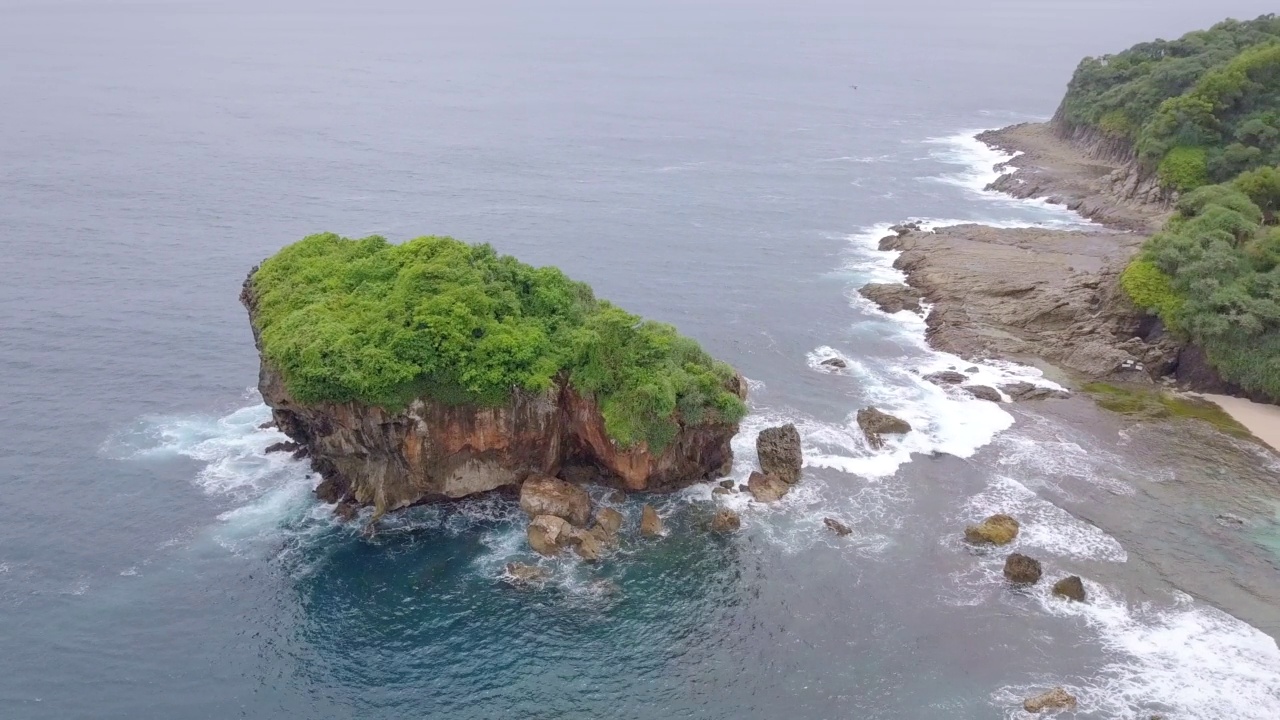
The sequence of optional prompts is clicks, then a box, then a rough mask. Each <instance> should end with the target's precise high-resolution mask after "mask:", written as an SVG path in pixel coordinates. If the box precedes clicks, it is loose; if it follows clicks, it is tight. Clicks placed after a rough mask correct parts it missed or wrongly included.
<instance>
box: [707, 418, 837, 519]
mask: <svg viewBox="0 0 1280 720" xmlns="http://www.w3.org/2000/svg"><path fill="white" fill-rule="evenodd" d="M756 456H757V458H759V461H760V469H759V470H757V471H754V472H752V473H751V475H750V477H748V478H747V482H746V483H745V484H743V485H739V486H738V487H736V488H735V487H734V486H733V481H732V480H725V481H722V482H721V483H720V485H719V486H718V487H716V488H715V489H714V490H713V491H712V494H714V495H730V494H736V493H749V494H750V495H751V499H752V500H754V501H756V502H759V503H773V502H777V501H779V500H781V499H782V498H783V497H785V496H786V495H787V493H789V492H791V488H792V487H793V486H795V485H796V484H797V483H799V482H800V475H801V469H802V468H803V466H804V453H803V450H802V448H801V442H800V431H799V430H797V429H796V426H795V425H793V424H791V423H787V424H786V425H780V426H777V427H771V428H766V429H764V430H762V431H760V434H759V435H758V436H756ZM822 523H823V525H825V526H826V527H827V528H828V529H829V530H831V531H832V532H834V533H835V534H837V535H840V536H845V535H849V534H851V533H852V532H853V530H851V529H850V528H849V526H848V525H845V524H844V523H842V522H840V521H839V520H836V519H835V518H823V520H822ZM741 525H742V520H741V518H740V517H739V516H738V514H737V513H736V512H734V511H733V510H731V509H729V508H719V509H717V510H716V514H715V515H714V516H713V517H712V520H711V526H710V527H711V530H712V531H713V532H718V533H728V532H734V531H736V530H738V529H739V528H740V527H741Z"/></svg>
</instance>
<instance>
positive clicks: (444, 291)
mask: <svg viewBox="0 0 1280 720" xmlns="http://www.w3.org/2000/svg"><path fill="white" fill-rule="evenodd" d="M241 301H242V303H243V304H244V306H245V307H246V309H247V310H248V311H249V317H250V320H251V323H252V326H253V334H254V340H255V343H256V344H257V347H258V351H259V355H260V358H261V370H260V374H259V383H258V385H259V390H260V391H261V393H262V397H263V399H264V401H265V402H266V403H267V404H268V405H269V406H270V407H271V409H272V417H273V421H274V423H275V424H276V425H277V426H278V427H279V429H280V430H281V431H283V432H284V433H285V434H287V435H288V436H289V437H290V438H292V439H293V441H295V442H296V443H297V444H298V446H299V448H298V453H299V454H300V455H304V456H307V457H309V458H310V460H311V463H312V466H313V468H314V469H315V470H316V471H318V472H319V473H320V474H321V475H322V476H323V478H324V480H323V482H322V483H321V485H320V487H319V488H318V489H317V494H318V495H319V496H320V498H321V499H322V500H325V501H326V502H334V503H339V505H338V508H339V511H340V512H347V513H351V512H353V510H354V506H357V505H368V506H373V508H374V509H375V518H376V517H377V516H380V515H382V514H383V513H386V512H389V511H392V510H396V509H399V508H404V507H408V506H410V505H414V504H418V503H423V502H429V501H433V500H444V499H456V498H462V497H466V496H469V495H474V494H477V493H484V492H489V491H494V490H499V489H510V490H513V491H514V490H515V489H516V488H518V487H519V486H520V484H521V483H522V482H524V481H525V480H526V478H529V477H537V478H542V479H543V480H542V481H543V482H546V478H553V477H556V476H558V477H559V478H560V479H562V480H564V481H568V482H570V483H574V484H578V483H584V482H592V483H598V484H603V485H610V486H613V487H616V488H619V489H622V490H630V491H661V490H671V489H676V488H681V487H684V486H687V485H689V484H691V483H694V482H698V481H702V480H706V479H710V478H715V477H718V476H721V475H724V474H725V473H727V472H728V470H729V468H730V466H731V464H732V460H733V453H732V450H731V449H730V444H729V442H730V439H731V438H732V437H733V436H734V434H736V433H737V431H738V421H739V420H740V419H741V418H742V416H743V414H744V413H745V409H746V408H745V404H744V400H745V397H746V383H745V381H744V380H743V378H742V377H741V376H740V375H739V374H738V373H737V372H736V371H734V370H733V368H731V367H730V366H728V365H726V364H725V363H722V362H719V361H717V360H715V359H713V358H711V357H710V356H709V355H708V354H707V353H706V352H704V351H703V350H702V349H701V348H700V347H699V346H698V344H697V343H696V342H694V341H693V340H690V339H689V338H686V337H683V336H681V335H679V334H678V333H677V332H676V330H675V329H674V328H673V327H671V326H670V325H665V324H662V323H657V322H651V321H646V320H642V319H641V318H639V317H637V316H635V315H632V314H630V313H627V312H625V311H623V310H621V309H620V308H617V307H615V306H613V305H612V304H610V303H608V302H606V301H604V300H599V299H597V298H596V297H595V295H594V294H593V292H592V291H591V289H590V288H589V287H588V286H587V285H585V284H583V283H580V282H575V281H573V280H570V279H569V278H568V277H566V276H565V275H564V274H563V273H562V272H560V271H559V270H557V269H555V268H549V267H543V268H535V267H531V266H529V265H526V264H524V263H521V262H519V261H517V260H516V259H514V258H512V257H509V256H503V255H499V254H497V253H496V252H495V251H494V250H493V249H492V248H491V247H489V246H487V245H469V244H466V243H463V242H460V241H458V240H454V239H452V238H446V237H421V238H417V239H414V240H410V241H408V242H405V243H403V244H399V245H394V244H391V243H388V242H387V241H386V240H385V239H383V238H381V237H376V236H375V237H368V238H363V239H358V240H357V239H347V238H343V237H339V236H337V235H334V234H321V235H313V236H310V237H307V238H305V239H303V240H301V241H299V242H297V243H294V244H293V245H290V246H288V247H285V248H284V249H282V250H280V252H278V253H277V254H276V255H274V256H273V257H271V258H269V259H267V260H266V261H264V262H263V263H262V264H261V265H260V266H259V267H257V268H255V269H254V270H253V271H252V272H251V273H250V274H249V277H248V278H247V279H246V280H245V283H244V287H243V290H242V293H241Z"/></svg>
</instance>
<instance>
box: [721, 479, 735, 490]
mask: <svg viewBox="0 0 1280 720" xmlns="http://www.w3.org/2000/svg"><path fill="white" fill-rule="evenodd" d="M720 487H722V488H724V489H725V490H732V489H733V481H732V480H721V481H720Z"/></svg>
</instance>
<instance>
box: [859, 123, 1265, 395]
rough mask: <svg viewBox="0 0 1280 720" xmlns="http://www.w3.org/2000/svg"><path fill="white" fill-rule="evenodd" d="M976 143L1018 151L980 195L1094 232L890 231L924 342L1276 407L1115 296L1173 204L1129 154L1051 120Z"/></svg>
mask: <svg viewBox="0 0 1280 720" xmlns="http://www.w3.org/2000/svg"><path fill="white" fill-rule="evenodd" d="M978 139H979V140H981V141H983V142H985V143H987V144H989V145H993V146H995V147H999V148H1000V149H1002V150H1005V151H1006V152H1016V153H1019V154H1018V156H1017V157H1016V158H1014V159H1013V160H1011V161H1009V162H1008V163H1006V168H1005V169H1012V170H1013V172H1011V173H1009V174H1007V175H1004V176H1002V177H1001V178H1000V179H999V180H997V181H996V182H995V183H993V184H992V185H990V186H989V187H988V189H991V190H998V191H1003V192H1006V193H1009V194H1011V195H1014V196H1016V197H1021V198H1042V199H1045V200H1047V201H1049V202H1053V203H1059V204H1063V205H1066V206H1067V207H1069V208H1071V209H1073V210H1076V211H1077V212H1079V213H1081V214H1082V215H1085V216H1086V217H1089V218H1091V219H1093V220H1095V221H1098V222H1099V223H1102V225H1103V226H1104V227H1100V228H1098V229H1097V230H1090V231H1087V232H1072V231H1064V230H1050V229H1045V228H1013V229H1009V228H994V227H987V226H983V225H961V226H955V227H949V228H939V229H938V230H937V231H936V232H926V231H922V230H921V229H920V228H919V226H917V225H914V224H911V223H907V224H905V225H900V226H898V227H895V228H894V234H893V235H890V236H888V237H886V238H884V239H882V240H881V241H880V249H882V250H898V251H900V252H901V255H900V256H899V257H898V259H897V260H896V261H895V263H894V266H895V267H897V268H898V269H900V270H903V271H904V272H905V273H906V275H907V282H908V283H909V285H910V286H911V287H912V288H914V289H915V291H916V292H917V293H918V294H921V295H923V296H924V299H925V301H926V302H928V303H930V304H931V305H932V310H931V311H930V313H929V315H928V318H927V320H926V323H927V337H928V339H929V341H930V344H932V345H933V346H934V347H936V348H938V349H940V350H944V351H947V352H951V353H954V354H956V355H959V356H961V357H964V358H967V359H970V360H978V359H986V358H991V357H1005V358H1012V359H1017V360H1024V361H1026V360H1032V359H1034V358H1043V359H1044V360H1047V361H1048V362H1050V363H1052V364H1054V365H1056V366H1058V367H1060V368H1064V369H1067V370H1070V371H1074V372H1076V373H1079V374H1082V375H1083V376H1085V377H1087V378H1090V379H1107V380H1125V381H1132V380H1139V381H1142V380H1147V379H1150V380H1157V379H1166V378H1167V379H1169V380H1171V381H1176V382H1177V383H1178V384H1179V385H1181V386H1183V387H1185V388H1188V389H1192V390H1199V391H1202V392H1209V393H1217V394H1222V395H1234V396H1237V397H1250V398H1251V399H1253V400H1255V401H1261V402H1275V400H1274V399H1271V398H1264V397H1258V396H1257V395H1256V394H1253V395H1250V394H1249V393H1245V392H1243V391H1242V390H1241V388H1239V387H1238V386H1235V385H1233V384H1231V383H1227V382H1224V381H1223V380H1222V379H1221V377H1220V376H1219V375H1218V373H1217V372H1216V371H1215V370H1214V369H1213V368H1212V367H1210V365H1209V363H1208V360H1207V358H1206V357H1205V355H1204V353H1203V352H1202V351H1201V350H1200V349H1199V348H1197V347H1196V346H1194V345H1189V344H1187V343H1186V342H1185V341H1184V340H1181V339H1179V338H1175V337H1172V336H1171V335H1169V334H1168V333H1166V332H1165V331H1164V329H1163V327H1162V325H1161V323H1160V322H1159V320H1157V319H1156V318H1154V317H1152V316H1150V315H1147V314H1146V313H1145V312H1143V311H1142V310H1140V309H1138V308H1136V307H1134V306H1133V305H1132V304H1131V303H1130V302H1129V301H1128V299H1127V298H1126V297H1125V296H1124V294H1123V292H1122V291H1121V290H1120V288H1119V275H1120V272H1121V271H1122V270H1123V269H1124V267H1125V266H1126V265H1127V264H1128V262H1129V260H1130V259H1131V258H1132V257H1133V255H1134V254H1135V253H1136V252H1137V251H1138V249H1139V247H1141V245H1142V243H1143V241H1145V240H1146V235H1147V234H1149V233H1151V232H1154V231H1155V230H1157V229H1159V228H1160V227H1161V226H1162V225H1163V224H1164V222H1165V220H1166V219H1167V218H1168V217H1169V215H1170V212H1171V211H1170V207H1171V205H1170V203H1171V202H1172V201H1173V200H1174V199H1175V198H1174V197H1173V196H1172V195H1169V194H1167V193H1164V192H1163V191H1161V190H1160V188H1159V187H1158V185H1157V184H1156V183H1155V181H1154V179H1153V178H1151V177H1148V176H1145V175H1143V174H1142V170H1141V168H1140V167H1139V166H1138V164H1137V163H1136V162H1135V161H1134V158H1133V153H1132V150H1131V149H1130V148H1129V147H1127V146H1126V145H1125V144H1123V143H1118V142H1117V141H1115V140H1114V139H1108V138H1106V137H1100V136H1098V135H1097V134H1090V133H1088V132H1082V131H1076V130H1073V129H1071V128H1068V127H1065V126H1063V125H1062V124H1061V123H1023V124H1020V125H1013V126H1010V127H1007V128H1002V129H1000V130H992V131H989V132H985V133H982V134H980V135H979V136H978ZM875 294H876V295H877V296H890V295H893V294H894V293H893V292H892V291H891V290H890V289H886V288H876V293H875ZM897 294H898V295H900V296H905V295H907V293H905V291H903V292H899V293H897ZM872 299H873V300H876V297H873V298H872ZM1015 399H1016V398H1015Z"/></svg>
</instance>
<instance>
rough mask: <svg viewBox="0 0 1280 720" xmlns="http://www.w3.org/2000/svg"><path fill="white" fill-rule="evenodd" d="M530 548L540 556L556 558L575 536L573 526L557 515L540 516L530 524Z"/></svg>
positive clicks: (528, 533)
mask: <svg viewBox="0 0 1280 720" xmlns="http://www.w3.org/2000/svg"><path fill="white" fill-rule="evenodd" d="M526 534H527V535H528V537H529V547H531V548H533V551H534V552H536V553H538V554H539V555H546V556H548V557H555V556H556V555H559V554H560V550H561V549H563V548H564V547H565V546H567V545H569V544H570V542H571V540H572V536H573V526H572V525H570V524H569V523H568V522H567V521H565V519H564V518H561V517H556V516H555V515H539V516H537V517H535V518H534V519H533V520H532V521H531V522H530V523H529V528H528V530H527V531H526Z"/></svg>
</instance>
